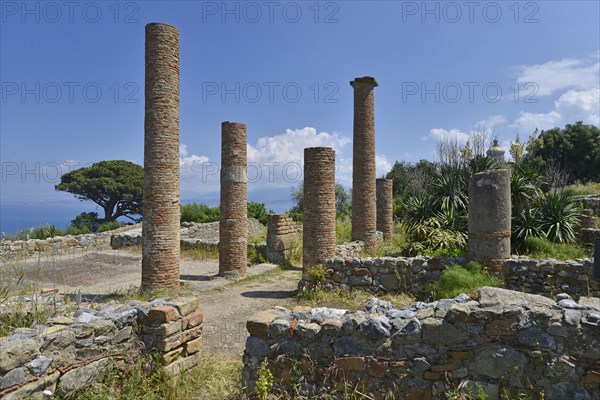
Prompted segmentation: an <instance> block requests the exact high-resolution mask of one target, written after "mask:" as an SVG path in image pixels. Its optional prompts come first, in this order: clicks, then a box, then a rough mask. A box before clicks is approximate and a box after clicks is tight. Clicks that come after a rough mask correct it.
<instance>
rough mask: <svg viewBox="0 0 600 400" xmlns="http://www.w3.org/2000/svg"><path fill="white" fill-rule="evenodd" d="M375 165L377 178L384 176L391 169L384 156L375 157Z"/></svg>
mask: <svg viewBox="0 0 600 400" xmlns="http://www.w3.org/2000/svg"><path fill="white" fill-rule="evenodd" d="M375 163H376V165H377V176H378V177H380V176H384V175H385V174H387V173H388V172H390V171H391V169H392V164H391V163H390V162H389V161H388V159H387V158H386V157H385V156H384V155H376V156H375Z"/></svg>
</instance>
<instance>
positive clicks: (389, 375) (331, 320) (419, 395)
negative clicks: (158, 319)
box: [242, 287, 600, 400]
mask: <svg viewBox="0 0 600 400" xmlns="http://www.w3.org/2000/svg"><path fill="white" fill-rule="evenodd" d="M247 329H248V332H249V333H250V336H249V337H248V339H247V341H246V349H245V353H244V368H243V373H242V376H243V383H244V384H245V385H246V387H247V389H248V390H252V388H253V386H254V384H255V382H256V379H257V371H258V368H259V366H260V365H261V363H263V361H267V366H268V368H269V369H270V370H271V371H272V372H273V374H274V377H275V383H276V386H277V387H279V388H282V389H284V390H287V391H288V393H289V392H291V391H292V390H293V389H292V388H295V389H296V391H297V392H300V393H299V394H301V395H307V396H314V395H316V394H317V393H319V391H320V389H322V388H326V389H327V390H329V391H332V390H337V393H348V392H352V393H355V391H356V390H359V391H360V392H361V393H362V394H363V395H366V396H369V397H365V398H372V399H384V398H390V397H386V396H389V395H390V394H392V395H394V396H395V398H398V399H407V400H412V399H446V396H445V393H446V392H447V391H449V390H452V389H455V388H460V390H461V391H463V392H465V393H470V394H472V395H474V396H477V395H478V391H480V390H483V391H484V392H485V393H486V394H487V396H488V397H487V398H489V399H490V400H498V399H500V397H501V395H503V394H504V393H507V394H508V395H509V398H519V397H518V396H519V393H523V392H527V393H528V394H529V395H530V396H531V397H530V398H536V399H537V398H539V396H540V393H543V395H544V398H545V399H546V400H565V399H582V400H583V399H585V400H599V399H600V389H599V388H600V364H599V362H600V350H599V349H600V301H599V299H598V298H583V297H582V298H581V299H580V301H579V303H577V302H575V301H574V300H573V299H571V298H570V297H569V296H568V295H567V294H560V295H558V296H557V297H556V300H555V299H549V298H546V297H543V296H538V295H532V294H524V293H520V292H514V291H510V290H506V289H498V288H489V287H484V288H482V289H480V290H479V292H478V296H477V298H476V299H475V300H472V299H471V298H469V296H467V295H464V294H462V295H460V296H458V297H456V298H455V299H449V300H439V301H435V302H432V303H422V302H417V303H414V304H412V305H410V306H407V307H404V308H400V309H397V308H395V307H393V306H392V304H390V303H388V302H385V301H380V300H377V299H373V300H372V301H371V302H370V303H369V304H367V305H366V306H365V307H364V310H362V311H356V312H348V311H346V310H339V309H331V308H314V309H310V308H298V309H295V310H293V311H290V310H286V309H284V308H281V307H277V308H273V309H270V310H267V311H264V312H260V313H258V314H256V315H254V316H253V317H251V318H250V319H249V320H248V322H247ZM477 398H479V397H477Z"/></svg>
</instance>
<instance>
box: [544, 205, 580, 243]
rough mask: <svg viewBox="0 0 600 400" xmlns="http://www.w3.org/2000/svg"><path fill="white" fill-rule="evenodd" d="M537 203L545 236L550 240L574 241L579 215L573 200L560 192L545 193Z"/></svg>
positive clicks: (558, 241) (560, 241) (559, 241)
mask: <svg viewBox="0 0 600 400" xmlns="http://www.w3.org/2000/svg"><path fill="white" fill-rule="evenodd" d="M537 203H538V204H537V208H538V210H539V212H540V215H541V229H542V230H543V232H544V234H545V236H546V237H547V238H548V239H549V240H550V241H552V242H557V243H574V242H575V228H577V226H578V225H579V216H580V215H579V211H578V209H577V207H576V206H575V204H574V203H573V201H572V200H571V199H570V198H569V197H568V196H566V195H564V194H562V193H547V194H545V195H544V196H541V197H538V201H537Z"/></svg>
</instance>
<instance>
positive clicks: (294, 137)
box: [248, 127, 351, 163]
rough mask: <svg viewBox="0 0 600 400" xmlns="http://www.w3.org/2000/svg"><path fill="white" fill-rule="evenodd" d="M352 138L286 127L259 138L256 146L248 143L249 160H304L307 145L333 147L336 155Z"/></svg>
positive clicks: (313, 129)
mask: <svg viewBox="0 0 600 400" xmlns="http://www.w3.org/2000/svg"><path fill="white" fill-rule="evenodd" d="M350 142H351V140H350V139H349V138H347V137H345V136H341V135H339V134H337V133H327V132H320V133H317V130H316V129H315V128H311V127H306V128H304V129H293V130H292V129H286V131H285V133H283V134H280V135H275V136H265V137H261V138H260V139H258V141H257V142H256V145H255V146H252V145H251V144H248V162H255V163H262V162H280V163H286V162H300V163H301V162H302V160H303V159H304V148H306V147H332V148H333V149H334V150H335V151H336V155H337V154H338V153H341V152H342V149H343V148H344V147H345V146H346V145H348V144H349V143H350Z"/></svg>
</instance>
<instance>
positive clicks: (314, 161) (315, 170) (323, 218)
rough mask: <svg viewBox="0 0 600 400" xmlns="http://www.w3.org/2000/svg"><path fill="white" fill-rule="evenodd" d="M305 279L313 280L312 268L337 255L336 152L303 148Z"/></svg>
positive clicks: (303, 273)
mask: <svg viewBox="0 0 600 400" xmlns="http://www.w3.org/2000/svg"><path fill="white" fill-rule="evenodd" d="M303 222H304V226H303V230H302V237H303V242H302V279H303V280H304V281H310V269H311V267H313V266H315V265H318V264H322V263H323V262H324V261H325V259H326V258H328V257H333V256H335V151H334V150H333V149H331V148H329V147H309V148H306V149H304V216H303Z"/></svg>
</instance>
